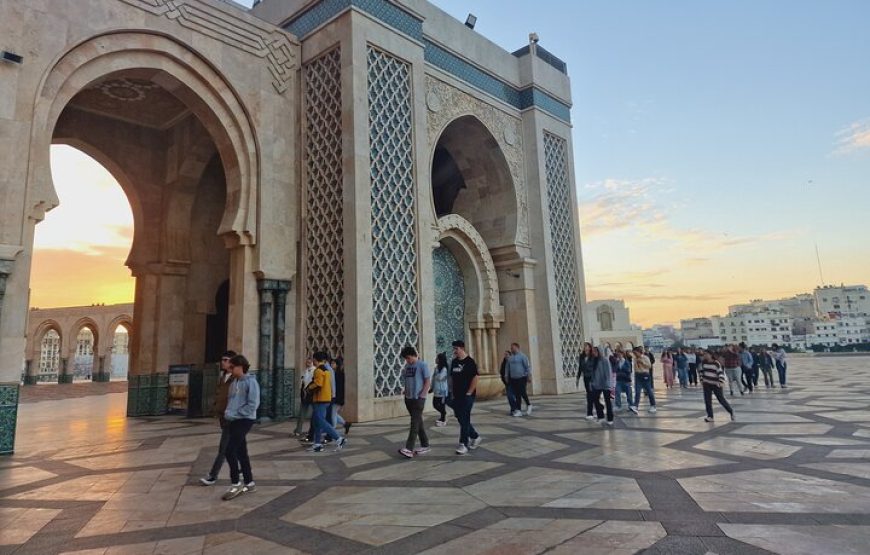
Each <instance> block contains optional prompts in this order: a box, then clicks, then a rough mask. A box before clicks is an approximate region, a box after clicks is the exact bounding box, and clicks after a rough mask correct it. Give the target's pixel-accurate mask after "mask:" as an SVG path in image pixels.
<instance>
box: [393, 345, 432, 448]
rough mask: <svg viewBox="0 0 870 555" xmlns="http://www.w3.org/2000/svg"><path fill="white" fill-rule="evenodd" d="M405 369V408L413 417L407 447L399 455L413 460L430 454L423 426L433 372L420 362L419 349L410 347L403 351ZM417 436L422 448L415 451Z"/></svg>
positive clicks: (403, 378)
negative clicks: (418, 456)
mask: <svg viewBox="0 0 870 555" xmlns="http://www.w3.org/2000/svg"><path fill="white" fill-rule="evenodd" d="M401 356H402V358H403V359H405V368H404V369H403V370H402V380H403V381H404V384H405V408H407V409H408V414H410V415H411V427H410V428H409V430H408V439H407V441H405V446H404V447H403V448H401V449H399V454H401V455H402V456H404V457H408V458H409V459H410V458H413V457H414V456H415V455H423V454H426V453H428V452H429V436H427V435H426V425H425V424H423V409H424V408H425V407H426V396H427V395H428V394H429V384H431V383H432V372H431V371H430V370H429V365H427V364H426V362H425V361H422V360H420V357H419V355H418V354H417V349H415V348H414V347H411V346H408V347H405V348H404V349H402V354H401ZM417 436H419V437H420V447H419V449H415V448H414V445H415V444H416V443H417Z"/></svg>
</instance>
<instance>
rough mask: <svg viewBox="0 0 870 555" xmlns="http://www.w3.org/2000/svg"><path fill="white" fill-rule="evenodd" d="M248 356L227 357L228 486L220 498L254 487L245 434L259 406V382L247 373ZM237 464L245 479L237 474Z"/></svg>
mask: <svg viewBox="0 0 870 555" xmlns="http://www.w3.org/2000/svg"><path fill="white" fill-rule="evenodd" d="M250 366H251V365H250V364H249V363H248V359H246V358H245V357H243V356H242V355H236V356H234V357H233V358H231V359H230V368H231V369H232V373H233V377H234V378H235V381H234V382H233V383H232V385H231V386H230V394H229V399H228V401H227V409H226V411H224V418H225V419H226V421H227V426H229V429H230V438H229V441H227V462H228V463H229V465H230V479H231V480H232V485H231V486H230V489H228V490H227V491H226V493H224V495H223V499H224V501H226V500H229V499H232V498H234V497H238V496H239V495H241V494H243V493H249V492H252V491H254V490H256V487H257V486H256V485H255V484H254V474H253V473H252V472H251V459H250V458H249V457H248V441H247V435H248V432H249V431H251V427H252V426H253V425H254V422H256V420H257V408H258V407H259V406H260V385H259V384H258V383H257V378H255V377H254V376H252V375H250V374H248V369H249V368H250ZM239 466H241V474H242V477H244V479H245V481H244V482H243V481H242V480H241V478H240V476H239Z"/></svg>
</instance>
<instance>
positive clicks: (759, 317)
mask: <svg viewBox="0 0 870 555" xmlns="http://www.w3.org/2000/svg"><path fill="white" fill-rule="evenodd" d="M711 320H712V322H713V329H714V330H715V332H716V333H717V334H718V337H719V340H720V341H721V342H722V343H740V342H744V343H746V344H747V345H768V346H770V345H773V344H774V343H777V344H780V345H783V344H785V345H789V344H790V342H791V335H792V317H791V316H790V315H789V314H787V313H785V312H782V311H774V310H763V311H758V312H742V313H739V314H729V315H728V316H714V317H712V318H711Z"/></svg>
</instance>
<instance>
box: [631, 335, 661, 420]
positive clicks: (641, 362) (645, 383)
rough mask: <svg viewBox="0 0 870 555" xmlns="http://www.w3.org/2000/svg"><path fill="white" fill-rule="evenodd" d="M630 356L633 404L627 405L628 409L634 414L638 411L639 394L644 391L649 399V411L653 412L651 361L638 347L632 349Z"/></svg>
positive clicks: (654, 410)
mask: <svg viewBox="0 0 870 555" xmlns="http://www.w3.org/2000/svg"><path fill="white" fill-rule="evenodd" d="M632 358H633V360H634V364H633V366H634V406H631V405H629V407H628V410H630V411H631V412H633V413H634V414H637V413H638V407H639V406H640V394H641V392H644V393H646V397H647V399H648V400H649V405H650V406H649V412H651V413H655V412H656V396H655V393H653V387H652V375H651V373H650V371H651V370H652V363H651V362H650V360H649V357H648V356H647V355H646V354H645V353H644V352H643V349H642V348H640V347H635V349H634V351H632Z"/></svg>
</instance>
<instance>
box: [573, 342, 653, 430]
mask: <svg viewBox="0 0 870 555" xmlns="http://www.w3.org/2000/svg"><path fill="white" fill-rule="evenodd" d="M654 363H655V356H654V355H653V354H652V353H651V352H649V351H648V350H645V349H644V348H643V347H635V348H634V349H628V350H623V349H622V348H617V349H616V350H615V351H614V350H611V349H609V347H607V346H604V347H595V346H593V345H592V344H591V343H584V344H583V351H582V352H581V353H580V366H579V368H578V371H577V387H578V388H579V387H580V380H583V387H584V389H585V390H586V419H587V420H595V421H598V422H604V424H605V425H607V426H612V425H613V412H614V410H613V402H611V399H612V400H613V401H614V402H615V404H616V410H617V411H620V410H622V396H623V394H624V395H625V400H626V403H627V405H628V410H630V411H631V412H633V413H634V414H638V407H639V406H640V401H641V396H642V395H646V398H647V400H648V402H649V412H652V413H654V412H656V396H655V391H654V388H653V364H654ZM632 378H634V388H632ZM632 389H633V391H634V395H633V396H632ZM602 399H603V400H604V404H603V405H602V402H601V401H602ZM593 409H594V411H595V414H594V415H593ZM605 417H606V420H605Z"/></svg>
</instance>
